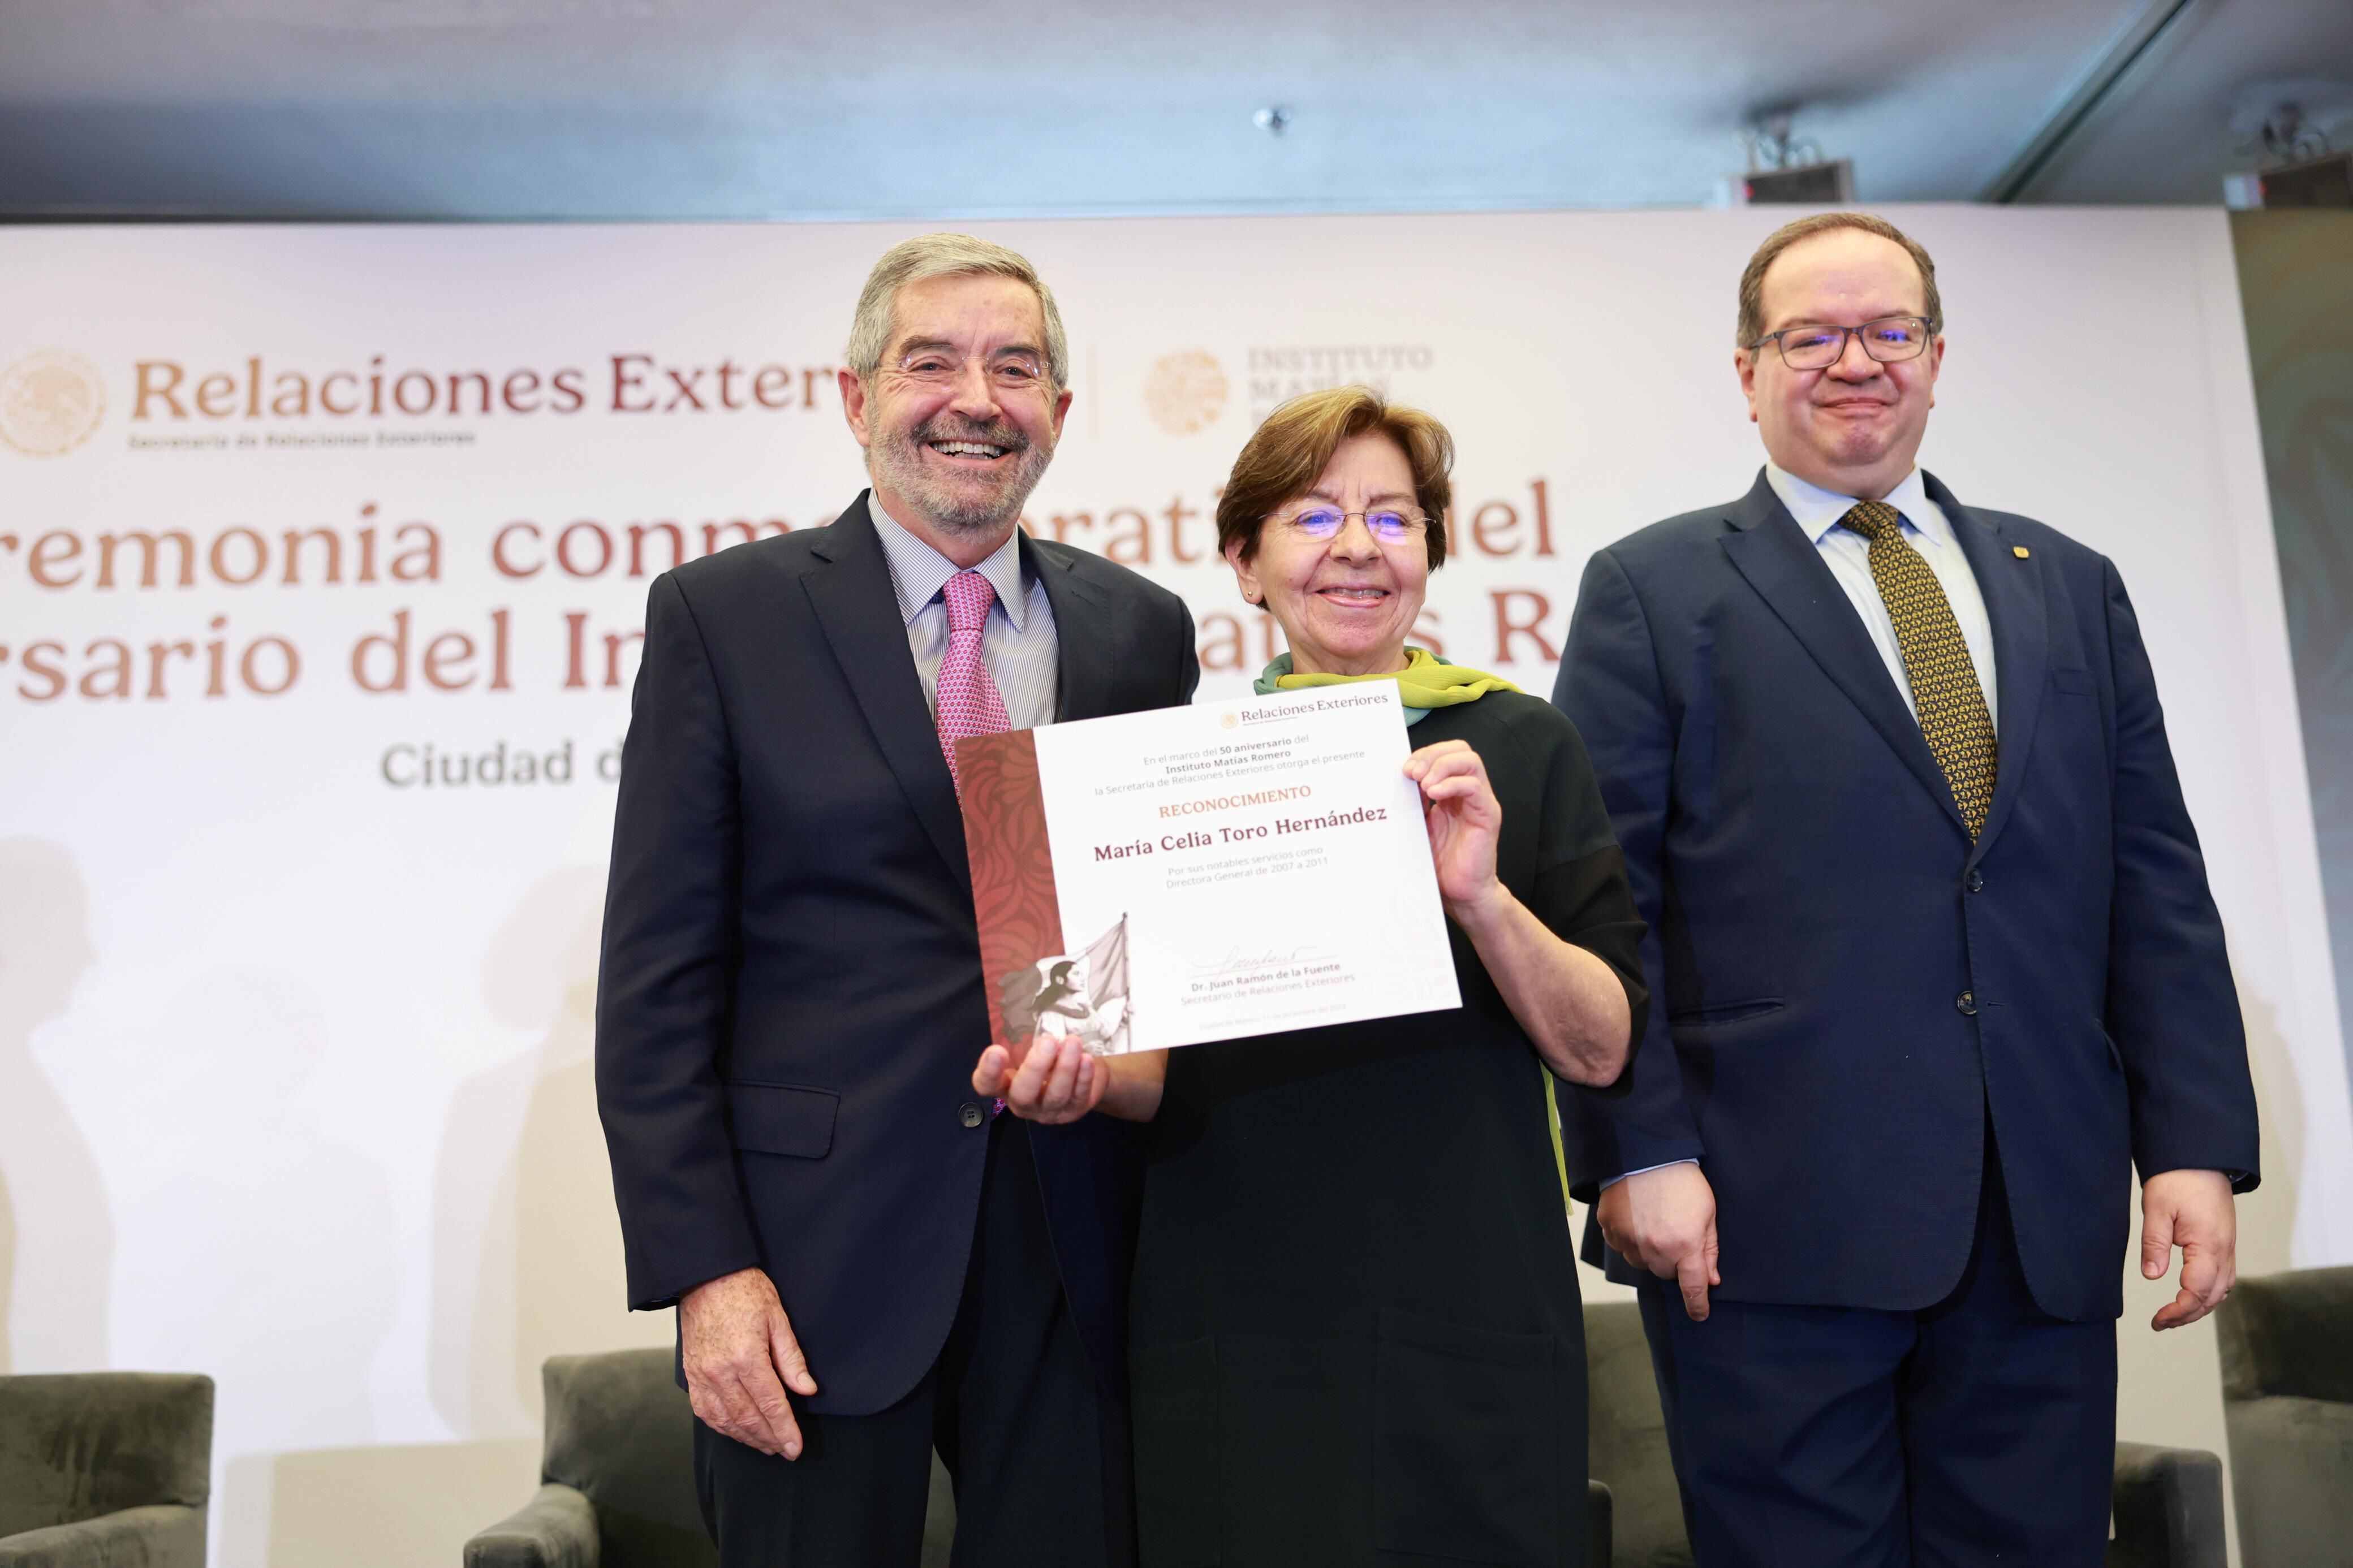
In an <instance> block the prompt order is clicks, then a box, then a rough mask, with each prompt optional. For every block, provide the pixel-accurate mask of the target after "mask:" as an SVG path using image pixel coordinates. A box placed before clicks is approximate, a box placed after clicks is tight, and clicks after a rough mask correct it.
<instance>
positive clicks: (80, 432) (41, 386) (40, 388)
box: [0, 349, 106, 458]
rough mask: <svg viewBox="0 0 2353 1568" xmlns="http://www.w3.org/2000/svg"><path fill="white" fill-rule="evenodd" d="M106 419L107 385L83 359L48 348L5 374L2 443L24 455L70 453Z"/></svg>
mask: <svg viewBox="0 0 2353 1568" xmlns="http://www.w3.org/2000/svg"><path fill="white" fill-rule="evenodd" d="M105 415H106V384H105V383H104V382H102V381H100V379H99V375H98V372H97V370H96V369H95V368H93V367H92V366H91V364H90V362H89V361H88V360H86V359H84V358H82V357H81V356H80V355H79V354H69V353H64V352H63V351H61V350H58V349H43V350H41V351H40V352H39V353H29V354H26V356H25V357H24V358H23V359H20V360H18V361H17V362H16V363H14V364H12V365H10V366H9V367H8V368H7V369H5V370H0V441H5V442H6V443H7V444H8V445H9V446H11V447H15V448H16V450H18V451H19V452H24V453H27V454H29V455H31V456H33V457H36V458H54V457H56V456H58V454H59V453H61V452H70V451H72V450H73V449H74V448H75V447H79V446H80V445H81V444H82V443H83V442H84V441H87V440H89V439H90V432H91V431H93V430H96V429H97V428H98V423H99V421H100V419H101V418H103V417H104V416H105Z"/></svg>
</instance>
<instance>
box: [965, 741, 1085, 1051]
mask: <svg viewBox="0 0 2353 1568" xmlns="http://www.w3.org/2000/svg"><path fill="white" fill-rule="evenodd" d="M956 776H957V778H958V779H959V780H960V781H961V783H962V785H963V799H964V841H965V849H966V851H967V852H968V853H969V854H970V856H971V858H972V903H973V912H974V914H975V915H976V916H977V917H978V918H979V921H980V963H981V973H982V975H983V977H984V978H985V980H986V982H987V991H988V998H989V1006H988V1032H989V1037H990V1038H991V1039H993V1040H994V1041H995V1042H996V1043H997V1044H998V1045H1000V1046H1010V1045H1013V1044H1016V1043H1017V1042H1018V1041H1021V1040H1026V1039H1028V1038H1029V1035H1030V1033H1031V1026H1032V1025H1033V1024H1034V1014H1033V1013H1031V1012H1030V1005H1031V1004H1032V1002H1033V1001H1034V998H1035V994H1036V989H1037V988H1036V986H1035V985H1034V984H1032V983H1031V982H1032V978H1033V976H1035V975H1036V974H1037V973H1038V966H1039V964H1040V963H1043V962H1045V961H1046V960H1048V959H1050V958H1053V957H1054V956H1056V955H1057V954H1059V953H1061V952H1064V951H1065V949H1064V946H1063V942H1062V910H1061V906H1060V904H1059V903H1058V902H1057V901H1056V900H1055V897H1054V851H1053V848H1052V846H1051V845H1050V844H1049V843H1048V841H1047V837H1046V801H1045V796H1044V795H1042V794H1040V793H1039V787H1038V745H1037V742H1036V740H1035V739H1034V738H1033V737H1032V734H1031V732H1030V731H1028V730H1012V731H1007V732H1005V733H1003V734H998V735H974V736H970V737H967V738H965V739H964V740H960V741H958V742H956ZM1008 1015H1009V1016H1008Z"/></svg>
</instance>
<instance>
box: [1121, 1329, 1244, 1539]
mask: <svg viewBox="0 0 2353 1568" xmlns="http://www.w3.org/2000/svg"><path fill="white" fill-rule="evenodd" d="M1128 1370H1129V1372H1130V1373H1131V1382H1132V1384H1133V1388H1134V1423H1135V1525H1136V1535H1137V1537H1138V1542H1139V1544H1140V1546H1141V1548H1142V1557H1143V1565H1144V1568H1218V1564H1219V1563H1222V1562H1223V1561H1224V1555H1223V1552H1222V1551H1221V1549H1220V1547H1219V1530H1220V1523H1219V1507H1218V1342H1217V1340H1216V1339H1215V1338H1214V1337H1211V1336H1205V1337H1203V1338H1201V1339H1198V1340H1193V1341H1191V1342H1187V1343H1185V1344H1176V1345H1163V1346H1157V1347H1155V1348H1153V1349H1150V1350H1145V1349H1138V1350H1137V1351H1136V1352H1135V1353H1134V1356H1133V1358H1132V1359H1131V1361H1130V1363H1129V1369H1128Z"/></svg>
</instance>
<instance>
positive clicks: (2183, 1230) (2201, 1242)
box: [2140, 1171, 2239, 1329]
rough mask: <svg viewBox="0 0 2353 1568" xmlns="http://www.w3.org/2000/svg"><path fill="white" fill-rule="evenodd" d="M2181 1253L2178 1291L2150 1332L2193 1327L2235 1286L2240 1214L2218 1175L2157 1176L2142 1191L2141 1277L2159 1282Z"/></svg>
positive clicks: (2176, 1173) (2164, 1173)
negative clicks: (2178, 1250)
mask: <svg viewBox="0 0 2353 1568" xmlns="http://www.w3.org/2000/svg"><path fill="white" fill-rule="evenodd" d="M2175 1247H2179V1248H2181V1289H2180V1291H2179V1294H2177V1295H2176V1296H2175V1297H2174V1298H2173V1300H2170V1301H2168V1302H2167V1303H2166V1304H2165V1305H2164V1306H2162V1307H2159V1308H2158V1310H2157V1316H2156V1317H2154V1318H2151V1319H2150V1320H2149V1323H2148V1326H2149V1327H2150V1328H2152V1329H2178V1328H2180V1327H2182V1326H2183V1325H2184V1324H2186V1323H2194V1322H2196V1321H2198V1320H2199V1319H2200V1318H2202V1317H2204V1316H2205V1315H2206V1314H2207V1313H2209V1312H2211V1311H2212V1310H2214V1309H2215V1308H2217V1307H2219V1306H2221V1304H2222V1298H2223V1297H2225V1296H2227V1295H2229V1294H2230V1293H2231V1287H2232V1286H2233V1285H2235V1284H2237V1283H2238V1281H2239V1208H2238V1205H2237V1203H2236V1202H2235V1201H2234V1200H2233V1199H2232V1196H2231V1178H2230V1177H2228V1176H2226V1175H2224V1174H2223V1173H2221V1172H2220V1171H2160V1172H2158V1173H2157V1174H2156V1175H2154V1176H2151V1177H2150V1178H2149V1179H2148V1180H2147V1181H2146V1182H2143V1183H2142V1184H2141V1187H2140V1272H2141V1278H2142V1279H2164V1278H2165V1271H2166V1270H2167V1269H2168V1268H2171V1267H2172V1265H2173V1249H2174V1248H2175Z"/></svg>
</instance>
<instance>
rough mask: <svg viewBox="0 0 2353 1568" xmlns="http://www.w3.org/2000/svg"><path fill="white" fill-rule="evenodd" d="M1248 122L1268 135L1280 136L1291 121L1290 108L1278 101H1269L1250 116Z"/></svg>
mask: <svg viewBox="0 0 2353 1568" xmlns="http://www.w3.org/2000/svg"><path fill="white" fill-rule="evenodd" d="M1250 123H1251V124H1252V125H1255V126H1257V127H1258V128H1259V129H1260V130H1261V131H1263V132H1266V133H1267V134H1268V135H1270V136H1280V135H1282V132H1283V129H1284V128H1285V127H1286V126H1288V125H1289V124H1290V123H1291V110H1287V109H1285V108H1283V107H1282V105H1281V104H1279V103H1270V104H1268V105H1267V106H1266V107H1265V108H1263V109H1261V110H1259V111H1258V112H1257V113H1256V114H1253V115H1251V116H1250Z"/></svg>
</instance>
